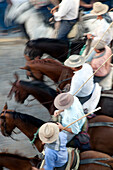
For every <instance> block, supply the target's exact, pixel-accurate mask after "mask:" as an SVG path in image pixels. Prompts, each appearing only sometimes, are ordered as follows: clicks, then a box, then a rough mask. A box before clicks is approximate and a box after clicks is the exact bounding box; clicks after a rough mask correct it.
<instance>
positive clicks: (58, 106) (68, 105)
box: [54, 93, 74, 110]
mask: <svg viewBox="0 0 113 170" xmlns="http://www.w3.org/2000/svg"><path fill="white" fill-rule="evenodd" d="M60 95H62V93H61V94H59V95H58V96H57V97H56V98H55V100H54V105H55V107H56V108H57V109H59V110H64V109H68V108H69V107H70V106H71V105H72V104H73V102H74V97H73V96H72V95H71V94H69V95H70V102H69V103H68V104H67V105H65V106H61V105H59V103H58V101H59V98H60Z"/></svg>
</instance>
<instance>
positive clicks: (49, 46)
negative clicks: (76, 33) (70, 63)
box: [24, 38, 86, 62]
mask: <svg viewBox="0 0 113 170" xmlns="http://www.w3.org/2000/svg"><path fill="white" fill-rule="evenodd" d="M85 43H86V39H83V40H82V39H81V40H77V41H75V42H70V41H64V40H59V39H52V38H38V39H36V40H30V41H28V42H27V43H26V47H25V50H24V56H25V58H26V60H28V61H29V60H33V59H35V58H36V57H38V58H41V57H42V56H43V54H45V53H46V54H49V55H50V56H51V57H53V58H56V59H58V60H59V61H61V62H64V61H65V60H66V59H67V58H68V57H69V56H70V55H72V54H79V52H80V50H81V48H82V47H83V45H84V44H85Z"/></svg>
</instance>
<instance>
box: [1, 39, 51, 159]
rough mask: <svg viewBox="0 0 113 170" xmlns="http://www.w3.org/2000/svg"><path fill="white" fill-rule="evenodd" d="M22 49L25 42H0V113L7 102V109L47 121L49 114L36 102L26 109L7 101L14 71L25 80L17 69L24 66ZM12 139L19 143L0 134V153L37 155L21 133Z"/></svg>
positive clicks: (21, 71) (22, 71)
mask: <svg viewBox="0 0 113 170" xmlns="http://www.w3.org/2000/svg"><path fill="white" fill-rule="evenodd" d="M24 47H25V41H22V42H20V41H14V42H4V43H1V42H0V112H1V111H2V109H3V106H4V104H5V102H7V103H8V107H9V109H14V110H15V109H16V111H18V112H21V113H26V114H31V115H33V116H35V117H37V118H40V119H43V120H45V121H47V120H49V119H50V116H49V113H48V111H47V110H46V109H45V108H44V107H43V106H41V105H40V104H39V103H38V102H37V101H33V102H32V104H33V106H32V107H26V106H25V105H21V104H17V103H16V102H15V100H14V99H12V100H11V101H9V99H8V98H7V95H8V92H9V90H10V88H11V85H10V84H9V82H10V81H12V82H13V81H14V77H13V73H14V72H15V71H16V72H17V73H18V74H19V76H20V79H24V80H26V75H25V71H24V70H20V69H19V67H22V66H24V64H25V59H24V56H23V51H24ZM49 81H50V80H49ZM30 98H32V97H30ZM26 103H27V101H26ZM17 131H18V129H17ZM13 137H14V138H17V139H19V141H13V140H12V139H10V138H8V137H4V136H2V134H1V133H0V151H2V150H3V149H5V150H6V149H8V151H9V152H12V153H14V152H15V151H16V150H17V151H18V152H19V153H22V154H23V155H25V156H29V157H30V156H34V155H36V154H37V150H35V149H34V148H33V147H32V145H31V144H30V142H29V140H28V139H27V137H26V136H25V135H24V134H23V133H21V134H20V135H15V134H14V135H13Z"/></svg>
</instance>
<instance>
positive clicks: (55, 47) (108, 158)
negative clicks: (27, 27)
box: [0, 38, 113, 170]
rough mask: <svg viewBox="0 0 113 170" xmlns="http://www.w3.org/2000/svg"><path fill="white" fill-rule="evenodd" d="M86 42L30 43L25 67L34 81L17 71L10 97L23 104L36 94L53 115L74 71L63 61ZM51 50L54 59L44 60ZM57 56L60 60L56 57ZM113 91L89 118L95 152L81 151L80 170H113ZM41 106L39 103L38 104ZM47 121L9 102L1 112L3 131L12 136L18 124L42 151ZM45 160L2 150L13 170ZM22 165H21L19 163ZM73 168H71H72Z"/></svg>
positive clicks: (0, 159) (2, 160)
mask: <svg viewBox="0 0 113 170" xmlns="http://www.w3.org/2000/svg"><path fill="white" fill-rule="evenodd" d="M85 42H86V38H83V39H81V40H79V41H76V42H70V41H69V42H68V41H66V42H65V41H61V40H57V39H49V38H39V39H37V40H30V41H28V42H27V43H26V47H25V50H24V56H25V59H26V65H25V66H21V67H20V68H21V69H24V70H26V71H27V72H26V75H27V77H30V78H31V80H29V81H23V80H20V79H19V76H18V74H16V73H15V74H14V77H15V81H14V82H12V83H11V86H12V87H11V90H10V92H9V94H8V97H9V98H10V99H11V98H12V96H13V95H14V98H15V101H16V102H18V103H21V104H23V103H24V101H25V100H26V99H27V98H28V96H29V95H32V96H33V97H34V98H35V99H36V100H38V101H39V102H40V104H42V105H43V106H44V107H45V108H46V109H47V110H48V112H49V113H50V115H53V113H54V110H55V109H56V108H55V106H54V104H53V101H54V98H55V97H56V96H57V95H58V93H61V92H63V90H64V87H65V85H66V84H68V83H70V82H71V78H72V76H73V71H72V69H71V68H69V67H66V66H64V65H63V64H62V62H64V61H65V60H66V58H68V56H69V55H71V54H73V53H74V54H79V52H80V50H81V48H82V47H83V45H84V44H85ZM45 53H47V54H48V55H50V56H51V57H53V58H54V59H53V58H46V59H41V57H42V56H43V54H45ZM56 59H57V60H56ZM45 75H46V76H48V77H49V78H50V79H51V80H53V82H54V83H55V84H56V89H53V88H52V87H50V86H49V85H47V84H46V82H45V81H44V76H45ZM112 103H113V90H109V91H103V92H102V95H101V98H100V101H99V104H98V106H101V110H100V111H98V112H96V116H95V117H93V118H91V119H89V120H88V124H89V128H88V133H89V135H90V144H91V149H92V150H91V151H85V152H82V153H80V165H79V170H95V169H97V170H101V169H102V170H109V169H113V158H112V156H113V142H112V138H113V109H112V105H113V104H112ZM37 107H38V106H37ZM44 123H45V121H42V120H40V119H38V118H35V117H34V116H33V115H28V114H27V113H26V114H23V113H20V112H16V111H15V110H9V109H8V106H7V104H5V106H4V108H3V110H2V112H1V114H0V128H1V133H2V134H3V135H4V136H6V137H12V133H13V132H14V129H15V128H16V127H17V128H18V129H20V131H21V132H22V133H24V134H25V135H26V136H27V137H28V138H29V140H30V141H31V143H32V144H33V145H35V146H36V148H37V150H38V151H39V152H42V151H43V148H44V145H43V144H42V142H41V141H40V139H39V136H38V133H37V131H38V129H39V128H40V126H41V125H43V124H44ZM41 162H42V160H41V159H40V158H39V157H38V156H37V157H34V158H26V157H23V156H20V155H18V154H10V153H0V170H2V169H3V167H6V168H9V169H11V170H20V169H21V170H32V169H33V167H36V168H39V166H40V164H41ZM17 165H18V166H17ZM70 169H71V167H70Z"/></svg>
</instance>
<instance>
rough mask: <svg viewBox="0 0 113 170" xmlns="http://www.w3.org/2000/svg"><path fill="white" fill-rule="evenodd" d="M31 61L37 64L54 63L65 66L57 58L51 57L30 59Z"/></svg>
mask: <svg viewBox="0 0 113 170" xmlns="http://www.w3.org/2000/svg"><path fill="white" fill-rule="evenodd" d="M29 63H31V64H36V63H41V64H54V65H56V66H63V65H62V64H61V63H60V61H57V60H53V59H51V58H47V59H41V60H40V59H37V60H31V61H29Z"/></svg>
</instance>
